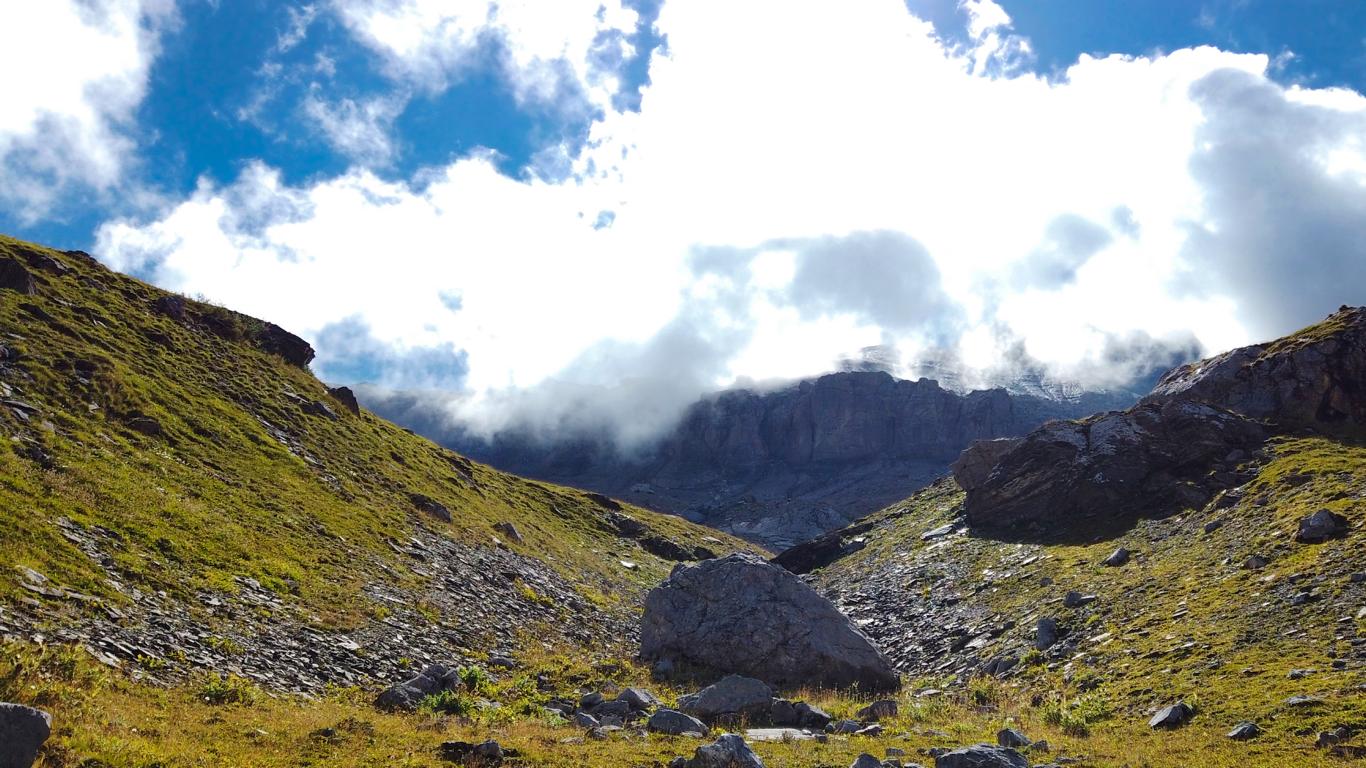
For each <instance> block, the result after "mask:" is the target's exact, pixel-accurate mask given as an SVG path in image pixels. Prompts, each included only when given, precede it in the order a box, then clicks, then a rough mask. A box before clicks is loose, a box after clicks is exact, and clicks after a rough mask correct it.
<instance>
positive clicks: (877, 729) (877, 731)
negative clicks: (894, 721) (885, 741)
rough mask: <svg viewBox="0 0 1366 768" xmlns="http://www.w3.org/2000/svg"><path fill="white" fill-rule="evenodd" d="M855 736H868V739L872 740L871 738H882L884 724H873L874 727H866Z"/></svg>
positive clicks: (855, 733) (855, 732)
mask: <svg viewBox="0 0 1366 768" xmlns="http://www.w3.org/2000/svg"><path fill="white" fill-rule="evenodd" d="M854 735H855V736H868V737H870V738H871V737H875V736H881V735H882V723H873V724H872V725H865V726H863V727H862V728H860V729H858V730H857V731H854Z"/></svg>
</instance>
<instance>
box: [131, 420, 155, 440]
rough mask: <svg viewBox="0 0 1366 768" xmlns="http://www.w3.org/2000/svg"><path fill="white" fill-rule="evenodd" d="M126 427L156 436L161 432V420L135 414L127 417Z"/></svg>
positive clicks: (149, 435)
mask: <svg viewBox="0 0 1366 768" xmlns="http://www.w3.org/2000/svg"><path fill="white" fill-rule="evenodd" d="M128 428H129V429H131V430H133V431H134V432H140V433H142V434H144V435H147V436H148V437H156V436H157V435H160V434H161V422H159V421H157V420H156V419H154V418H152V417H150V416H137V417H134V418H131V419H129V420H128Z"/></svg>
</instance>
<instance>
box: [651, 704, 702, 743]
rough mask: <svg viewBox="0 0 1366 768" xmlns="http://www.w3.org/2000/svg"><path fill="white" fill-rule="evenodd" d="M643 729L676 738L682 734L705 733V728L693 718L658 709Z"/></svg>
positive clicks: (676, 712) (680, 713) (669, 710)
mask: <svg viewBox="0 0 1366 768" xmlns="http://www.w3.org/2000/svg"><path fill="white" fill-rule="evenodd" d="M645 727H646V728H648V729H650V730H652V731H654V732H656V733H667V734H669V735H671V736H678V735H680V734H684V733H703V734H705V733H706V732H707V726H706V725H704V724H703V723H702V721H701V720H698V719H697V718H695V717H692V716H690V715H686V714H684V713H682V712H678V711H675V710H672V709H660V710H657V711H656V712H655V713H654V714H653V715H650V719H649V720H648V721H646V723H645Z"/></svg>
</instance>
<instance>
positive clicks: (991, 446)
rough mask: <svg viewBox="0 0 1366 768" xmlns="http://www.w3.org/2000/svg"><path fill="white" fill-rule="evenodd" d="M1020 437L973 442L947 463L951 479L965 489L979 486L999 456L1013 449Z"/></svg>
mask: <svg viewBox="0 0 1366 768" xmlns="http://www.w3.org/2000/svg"><path fill="white" fill-rule="evenodd" d="M1021 439H1022V438H1018V437H1002V438H997V439H995V440H978V441H976V442H974V443H973V444H972V445H969V446H968V447H967V449H966V450H964V451H963V452H962V453H961V454H959V456H958V458H957V460H955V461H954V462H953V464H951V465H949V469H951V470H952V471H953V479H954V480H956V481H958V485H959V487H961V488H962V489H963V490H965V491H970V490H973V489H975V488H979V487H981V486H982V484H983V483H985V482H986V481H987V477H989V476H990V475H991V470H993V469H995V468H996V463H997V462H998V461H1000V460H1001V457H1002V456H1004V455H1006V454H1007V453H1010V452H1011V451H1012V450H1014V449H1015V447H1016V446H1018V445H1019V444H1020V441H1021Z"/></svg>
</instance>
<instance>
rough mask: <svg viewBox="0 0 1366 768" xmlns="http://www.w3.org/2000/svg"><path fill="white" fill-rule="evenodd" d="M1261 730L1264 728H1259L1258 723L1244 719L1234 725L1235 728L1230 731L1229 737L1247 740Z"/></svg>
mask: <svg viewBox="0 0 1366 768" xmlns="http://www.w3.org/2000/svg"><path fill="white" fill-rule="evenodd" d="M1261 732H1262V729H1261V728H1258V727H1257V724H1256V723H1252V722H1248V721H1246V720H1244V721H1243V722H1241V723H1238V724H1237V725H1235V726H1233V730H1231V731H1229V732H1228V737H1229V738H1230V739H1233V740H1234V741H1247V740H1248V739H1254V738H1256V737H1257V736H1259V735H1260V734H1261Z"/></svg>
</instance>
